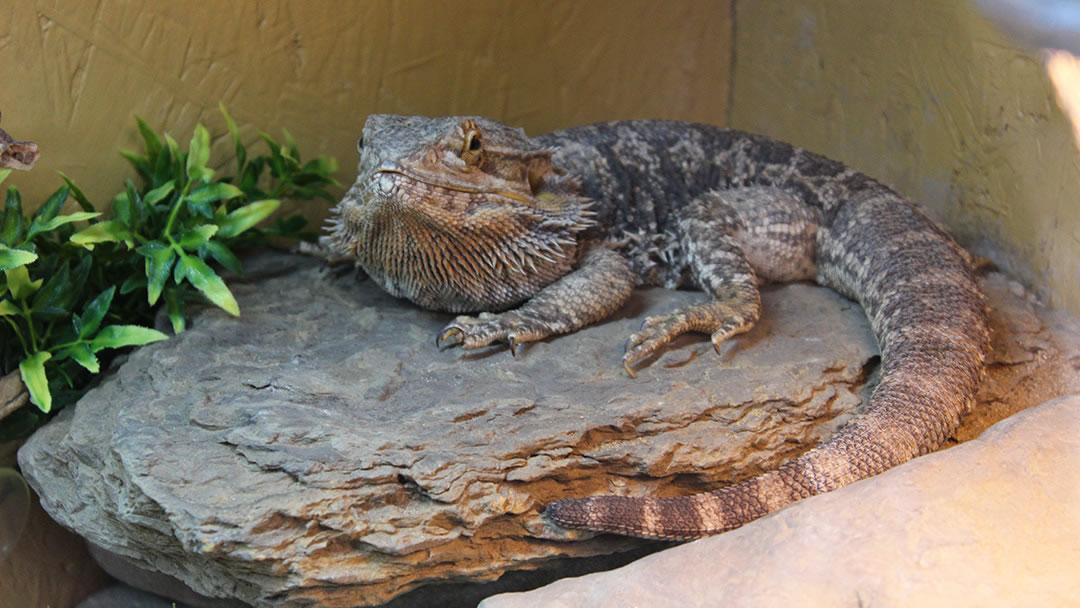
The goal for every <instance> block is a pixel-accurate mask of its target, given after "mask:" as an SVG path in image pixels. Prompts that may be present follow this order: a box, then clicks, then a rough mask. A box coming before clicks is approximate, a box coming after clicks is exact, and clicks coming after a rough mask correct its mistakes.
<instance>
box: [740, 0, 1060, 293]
mask: <svg viewBox="0 0 1080 608" xmlns="http://www.w3.org/2000/svg"><path fill="white" fill-rule="evenodd" d="M735 23H736V25H735V30H736V34H735V40H736V42H735V67H734V74H735V80H734V85H733V90H734V97H733V102H732V116H731V120H732V124H733V125H734V126H736V127H740V128H744V129H749V130H755V131H760V132H764V133H768V134H770V135H773V136H775V137H779V138H782V139H787V140H789V141H792V142H795V143H797V144H799V145H802V146H805V147H807V148H810V149H813V150H816V151H819V152H823V153H825V154H827V155H829V156H832V157H834V158H837V159H838V160H842V161H844V162H847V163H849V164H851V165H853V166H855V167H857V168H859V169H861V170H863V171H865V172H867V173H869V174H870V175H873V176H875V177H878V178H880V179H882V180H883V181H885V182H887V183H889V184H891V185H892V186H894V187H896V188H897V189H899V190H900V191H901V192H903V193H905V194H907V195H909V196H911V197H912V198H913V199H915V200H916V201H918V202H919V203H921V204H923V205H924V206H925V207H927V208H928V209H929V210H930V211H931V213H932V214H933V215H934V216H935V217H936V218H937V219H939V220H942V221H944V222H945V223H947V224H948V225H949V226H950V227H951V228H952V229H953V231H954V232H956V233H957V234H958V236H960V238H961V239H962V240H963V241H964V242H965V244H967V245H968V246H969V247H972V248H974V249H975V250H976V251H977V252H979V253H980V254H982V255H989V256H990V257H991V258H992V259H993V260H994V261H995V262H997V263H998V264H1000V265H1002V266H1004V267H1005V268H1006V269H1007V270H1008V271H1009V272H1010V273H1011V274H1013V275H1014V276H1016V277H1017V278H1019V279H1021V280H1023V281H1025V282H1027V283H1028V285H1029V286H1032V287H1034V288H1035V289H1036V291H1037V292H1039V293H1040V295H1042V296H1044V297H1046V298H1047V299H1048V301H1049V302H1050V303H1051V304H1052V305H1054V306H1059V307H1061V306H1064V307H1067V308H1069V309H1070V310H1071V311H1072V312H1074V313H1080V201H1078V200H1077V199H1078V198H1080V153H1078V151H1077V149H1076V148H1075V147H1074V145H1073V142H1072V139H1071V133H1070V128H1069V125H1068V123H1067V122H1066V120H1065V118H1064V116H1063V115H1062V113H1061V111H1060V110H1059V108H1058V107H1057V105H1056V103H1055V100H1054V94H1053V92H1052V90H1051V89H1050V86H1049V83H1048V81H1047V77H1046V75H1045V73H1044V70H1043V67H1042V63H1041V59H1040V57H1039V55H1038V54H1037V53H1030V52H1025V51H1022V50H1019V49H1018V48H1017V47H1016V46H1015V45H1014V44H1013V43H1012V42H1011V41H1010V40H1008V39H1007V38H1005V37H1004V36H1002V35H1000V34H999V33H998V32H997V31H996V30H995V29H994V28H993V27H992V26H991V25H990V24H989V23H987V22H986V21H985V20H984V19H983V18H982V17H981V16H980V15H979V14H977V13H976V12H975V10H974V9H973V8H972V7H971V6H969V4H968V3H966V2H963V1H961V0H912V1H910V2H895V1H893V0H784V1H779V0H768V1H762V0H743V1H741V2H738V3H737V4H736V19H735Z"/></svg>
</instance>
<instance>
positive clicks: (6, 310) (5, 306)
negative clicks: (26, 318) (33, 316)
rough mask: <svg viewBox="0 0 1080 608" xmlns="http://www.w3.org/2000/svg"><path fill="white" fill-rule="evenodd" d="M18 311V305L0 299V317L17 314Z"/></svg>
mask: <svg viewBox="0 0 1080 608" xmlns="http://www.w3.org/2000/svg"><path fill="white" fill-rule="evenodd" d="M20 312H22V311H20V310H19V307H18V306H15V303H14V302H12V301H11V300H0V317H7V316H10V315H17V314H19V313H20Z"/></svg>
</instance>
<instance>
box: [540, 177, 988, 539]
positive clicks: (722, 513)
mask: <svg viewBox="0 0 1080 608" xmlns="http://www.w3.org/2000/svg"><path fill="white" fill-rule="evenodd" d="M816 262H817V273H818V282H819V283H821V284H822V285H825V286H828V287H831V288H833V289H835V290H836V291H838V292H840V293H842V294H844V295H846V296H848V297H850V298H852V299H854V300H856V301H858V302H859V303H860V304H861V305H862V307H863V309H864V310H865V311H866V315H867V317H868V318H869V320H870V325H871V327H872V329H873V331H874V335H875V336H876V337H877V341H878V345H879V347H880V350H881V359H882V371H881V380H880V382H879V383H878V385H877V387H876V388H875V390H874V392H873V394H872V395H871V397H870V402H869V403H868V404H867V405H866V407H865V408H864V411H863V412H862V413H860V414H859V415H858V416H857V417H855V418H854V419H853V420H852V421H850V422H849V423H848V424H847V425H845V426H844V427H843V428H841V429H840V430H839V431H838V432H837V433H836V435H834V436H833V437H831V438H830V439H829V440H827V441H826V442H824V443H822V444H820V445H818V446H816V447H815V448H813V449H811V450H810V451H808V452H806V453H805V454H803V455H802V456H800V457H799V458H797V459H795V460H793V461H791V462H788V463H787V464H785V465H783V466H781V467H780V468H778V469H775V470H773V471H769V472H767V473H764V474H762V475H759V476H756V477H752V478H750V479H747V480H745V481H741V482H739V483H736V484H733V485H730V486H727V487H724V488H721V489H718V490H715V491H713V492H707V493H703V494H697V495H694V496H686V497H678V498H627V497H620V496H595V497H590V498H572V499H567V500H560V501H557V502H554V503H552V504H550V505H548V506H547V509H546V510H545V512H544V514H545V516H546V517H547V518H548V519H550V520H551V521H552V522H554V523H555V524H557V525H559V526H562V527H566V528H584V529H588V530H597V531H602V532H614V533H618V534H627V535H632V536H642V537H648V538H662V539H673V540H674V539H688V538H697V537H701V536H708V535H711V534H717V533H719V532H724V531H727V530H731V529H734V528H738V527H739V526H742V525H743V524H746V523H748V522H750V521H753V520H755V519H757V518H759V517H762V516H764V515H766V514H768V513H771V512H773V511H776V510H778V509H780V508H782V507H784V506H786V505H788V504H790V503H792V502H795V501H797V500H801V499H803V498H807V497H809V496H813V495H815V494H821V493H824V492H828V491H830V490H834V489H836V488H839V487H842V486H845V485H847V484H850V483H852V482H855V481H858V480H860V479H865V478H867V477H871V476H873V475H876V474H878V473H881V472H883V471H885V470H887V469H889V468H891V467H894V466H896V465H898V464H901V463H903V462H906V461H908V460H910V459H912V458H914V457H916V456H920V455H922V454H926V453H928V452H930V451H933V450H934V449H936V448H938V447H939V446H941V444H942V443H943V442H944V441H945V440H946V439H947V438H948V437H949V436H950V435H951V434H952V433H953V432H954V431H955V430H956V428H957V426H958V425H959V422H960V415H961V414H962V413H963V412H965V411H966V410H967V409H969V408H970V407H971V406H972V404H973V402H974V397H975V391H976V389H977V388H978V385H979V382H980V380H981V378H982V370H983V362H984V359H985V356H986V353H987V351H988V349H989V344H988V337H987V318H986V306H985V303H984V300H983V296H982V294H981V292H980V291H979V289H978V286H977V285H976V282H975V277H974V274H973V272H972V270H971V266H970V263H969V261H968V258H967V255H966V254H965V253H964V251H963V250H962V249H961V248H960V247H959V246H958V245H957V244H956V243H955V242H954V241H953V240H952V239H951V238H950V237H949V236H948V235H947V234H945V233H944V232H942V231H941V230H940V229H938V228H937V227H936V226H934V225H933V224H932V223H931V222H930V221H929V220H927V219H926V217H925V216H923V215H922V213H920V212H919V211H918V210H917V209H915V208H914V207H913V206H912V205H911V204H910V203H908V202H907V201H905V200H903V199H901V198H900V197H899V196H898V195H896V194H895V193H893V192H892V191H890V190H887V189H885V188H883V187H881V188H874V189H870V190H869V191H867V192H864V193H863V194H861V195H859V196H856V197H854V198H852V199H850V200H848V201H845V202H844V203H842V204H840V205H838V206H837V207H836V208H835V209H832V210H829V212H828V213H826V214H825V218H824V220H823V222H822V224H821V226H820V227H819V228H818V234H817V255H816Z"/></svg>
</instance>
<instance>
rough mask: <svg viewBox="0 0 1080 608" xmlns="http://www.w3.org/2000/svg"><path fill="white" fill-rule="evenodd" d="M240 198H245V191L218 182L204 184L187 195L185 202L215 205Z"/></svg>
mask: <svg viewBox="0 0 1080 608" xmlns="http://www.w3.org/2000/svg"><path fill="white" fill-rule="evenodd" d="M238 196H244V191H243V190H241V189H240V188H237V187H236V186H234V185H232V184H226V183H225V182H217V183H214V184H203V185H202V186H199V187H198V188H195V189H194V190H192V191H191V193H190V194H188V195H187V197H186V198H185V200H189V201H198V202H200V203H215V202H217V201H220V200H229V199H231V198H236V197H238Z"/></svg>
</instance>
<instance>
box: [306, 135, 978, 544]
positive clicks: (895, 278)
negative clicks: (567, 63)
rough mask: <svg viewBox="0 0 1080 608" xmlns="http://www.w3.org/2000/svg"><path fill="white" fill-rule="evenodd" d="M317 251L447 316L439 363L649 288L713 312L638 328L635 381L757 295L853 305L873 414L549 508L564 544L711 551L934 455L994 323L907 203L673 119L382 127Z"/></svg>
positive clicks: (633, 340)
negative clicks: (693, 471)
mask: <svg viewBox="0 0 1080 608" xmlns="http://www.w3.org/2000/svg"><path fill="white" fill-rule="evenodd" d="M358 148H359V151H360V162H359V174H358V177H357V179H356V182H355V184H354V185H353V186H352V187H351V188H350V189H349V190H348V192H347V193H346V195H345V196H344V198H343V199H342V200H341V202H340V203H339V204H338V205H337V207H336V208H335V209H334V215H333V217H332V220H331V224H332V225H331V228H330V230H329V234H328V235H327V239H328V241H329V243H330V244H331V245H332V246H333V247H334V248H335V249H336V250H337V252H339V253H341V254H345V255H348V256H352V257H354V258H355V262H356V264H358V265H359V266H360V267H361V268H362V269H363V270H364V271H365V272H366V273H367V274H368V275H369V276H370V277H371V278H372V279H373V280H374V281H375V282H376V283H378V284H379V285H380V286H381V287H382V288H383V289H385V290H386V291H388V292H389V293H391V294H393V295H395V296H399V297H403V298H407V299H409V300H411V301H412V302H414V303H416V304H418V305H419V306H422V307H424V308H429V309H433V310H440V311H448V312H453V313H478V314H475V316H472V315H467V314H466V315H462V316H458V317H457V318H455V319H454V320H453V321H452V322H451V323H450V324H449V325H447V326H446V328H445V329H443V330H442V331H441V332H440V333H439V335H438V336H437V338H436V345H437V346H438V345H439V344H440V343H442V344H444V345H447V344H449V345H455V344H460V345H461V346H463V347H464V348H466V349H475V348H480V347H484V346H487V345H490V344H493V343H507V344H509V348H510V351H511V352H512V353H514V352H515V351H516V349H517V348H518V346H519V345H521V344H524V343H527V342H533V341H536V340H541V339H544V338H546V337H548V336H552V335H556V334H565V333H569V332H573V331H575V330H577V329H580V328H582V327H584V326H586V325H589V324H590V323H595V322H597V321H600V320H601V319H604V318H605V317H607V316H609V315H611V314H612V313H613V312H615V311H616V310H618V309H619V308H620V307H621V306H622V305H623V303H624V302H625V301H626V300H627V298H628V297H629V295H630V293H631V290H632V289H633V288H635V287H637V286H641V285H665V286H667V287H680V286H693V287H697V288H700V289H702V290H704V291H705V292H707V293H708V294H709V295H710V296H711V298H710V299H709V300H708V301H704V302H700V303H696V304H693V305H690V306H686V307H684V308H681V309H679V310H675V311H672V312H670V313H667V314H661V315H656V316H650V317H648V318H646V319H645V320H644V322H643V323H642V325H641V329H640V330H639V331H638V332H636V333H634V334H632V335H631V336H630V337H629V340H628V341H627V343H626V348H625V354H624V355H623V357H622V361H623V365H624V367H625V369H626V371H627V372H628V373H629V374H630V375H631V376H632V375H634V373H635V364H636V363H638V362H640V361H641V360H642V359H644V358H646V357H648V356H650V355H652V354H654V353H656V352H657V351H658V349H661V348H662V347H663V346H664V345H665V344H667V343H668V342H670V341H671V340H672V339H673V338H675V337H676V336H678V335H680V334H682V333H685V332H704V333H706V334H709V336H710V337H711V341H712V343H713V344H714V345H715V346H717V347H719V346H720V344H721V343H722V342H724V341H725V340H727V339H729V338H731V337H732V336H735V335H738V334H740V333H742V332H745V331H747V330H749V329H750V328H751V327H752V326H753V325H754V323H755V322H756V321H757V320H758V317H759V314H760V310H761V304H760V297H759V293H758V286H759V284H761V283H763V282H765V281H798V280H813V281H816V282H817V283H819V284H821V285H825V286H827V287H830V288H832V289H834V290H836V291H837V292H839V293H841V294H843V295H844V296H847V297H848V298H851V299H853V300H855V301H857V302H858V303H859V304H860V305H861V306H862V308H863V309H864V311H865V312H866V315H867V317H868V318H869V321H870V325H871V328H872V330H873V332H874V335H875V336H876V338H877V341H878V345H879V347H880V350H881V357H882V362H881V379H880V381H879V383H878V384H877V387H876V388H875V390H874V391H873V394H872V396H871V397H870V399H869V403H868V404H866V405H865V407H864V409H863V411H862V412H861V413H860V414H859V415H857V416H856V417H855V418H854V419H853V420H852V421H851V422H849V423H848V424H846V425H845V426H844V427H842V428H841V429H840V430H839V431H838V432H837V433H836V434H835V435H834V436H833V437H831V438H830V439H828V440H826V441H824V442H823V443H821V444H819V445H818V446H816V447H814V448H813V449H811V450H809V451H807V452H805V453H804V454H803V455H802V456H800V457H798V458H797V459H795V460H793V461H790V462H788V463H787V464H785V465H783V466H781V467H780V468H778V469H775V470H772V471H769V472H766V473H764V474H762V475H759V476H756V477H752V478H750V479H747V480H745V481H742V482H739V483H735V484H733V485H729V486H726V487H722V488H720V489H717V490H715V491H713V492H708V493H704V494H699V495H695V496H687V497H677V498H631V497H619V496H594V497H585V498H568V499H564V500H559V501H556V502H554V503H551V504H549V505H547V507H546V509H545V511H544V515H545V516H546V517H547V519H548V520H549V521H551V522H552V523H554V524H556V525H558V526H561V527H564V528H583V529H587V530H595V531H602V532H614V533H618V534H627V535H634V536H642V537H651V538H662V539H688V538H695V537H700V536H705V535H710V534H715V533H719V532H723V531H725V530H730V529H733V528H736V527H738V526H741V525H743V524H745V523H747V522H749V521H752V520H754V519H756V518H758V517H761V516H763V515H765V514H767V513H770V512H772V511H775V510H777V509H779V508H781V507H783V506H785V505H787V504H790V503H791V502H793V501H797V500H800V499H803V498H806V497H809V496H813V495H815V494H819V493H822V492H827V491H830V490H833V489H836V488H839V487H841V486H844V485H847V484H850V483H852V482H855V481H858V480H860V479H864V478H866V477H870V476H872V475H876V474H878V473H880V472H882V471H885V470H886V469H889V468H890V467H893V466H896V465H898V464H900V463H903V462H905V461H907V460H909V459H911V458H914V457H916V456H919V455H922V454H925V453H927V452H930V451H932V450H934V449H935V448H937V447H939V446H940V445H941V444H942V443H943V442H944V441H945V440H946V438H948V437H949V435H950V434H951V433H952V432H953V431H954V430H955V429H956V427H957V425H958V424H959V418H960V415H961V413H962V412H964V411H965V410H967V409H969V408H970V407H971V405H972V403H973V398H974V395H975V391H976V388H977V387H978V385H979V382H980V380H981V375H982V369H983V363H984V358H985V356H986V353H987V350H988V337H987V312H986V306H985V303H984V299H983V296H982V294H981V292H980V291H979V288H978V286H977V285H976V281H975V278H974V274H973V271H972V268H971V260H970V258H969V256H968V255H967V253H966V252H965V251H964V250H963V249H961V247H960V246H958V245H957V244H956V243H955V242H954V241H953V239H952V238H950V237H949V236H948V235H947V234H946V233H945V232H943V231H942V230H941V229H939V228H938V227H936V226H935V225H934V224H933V223H932V222H930V221H929V220H928V219H927V218H926V217H925V216H924V215H923V214H922V213H921V212H920V211H919V210H918V209H917V208H916V207H915V206H914V205H912V204H911V203H910V202H908V201H907V200H905V199H904V198H903V197H902V196H900V195H899V194H897V193H896V192H894V191H893V190H891V189H889V188H888V187H886V186H884V185H882V184H880V183H878V182H877V181H875V180H873V179H871V178H869V177H867V176H865V175H863V174H861V173H859V172H857V171H855V170H854V169H851V168H849V167H846V166H845V165H843V164H841V163H838V162H835V161H832V160H829V159H826V158H824V157H822V156H819V155H816V154H812V153H810V152H806V151H804V150H802V149H799V148H797V147H794V146H791V145H789V144H786V143H782V142H779V141H775V140H772V139H769V138H767V137H763V136H760V135H753V134H749V133H745V132H741V131H737V130H732V129H726V128H720V127H715V126H708V125H701V124H690V123H683V122H666V121H626V122H610V123H603V124H596V125H590V126H583V127H577V128H571V129H568V130H564V131H557V132H554V133H550V134H547V135H543V136H540V137H535V138H529V137H528V136H526V135H525V132H524V131H522V130H521V129H516V128H511V127H508V126H506V125H503V124H500V123H498V122H495V121H492V120H487V119H484V118H478V117H473V118H460V117H445V118H422V117H404V116H391V115H373V116H371V117H369V118H368V119H367V122H366V124H365V126H364V129H363V136H362V138H361V140H360V142H359V143H358Z"/></svg>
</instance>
